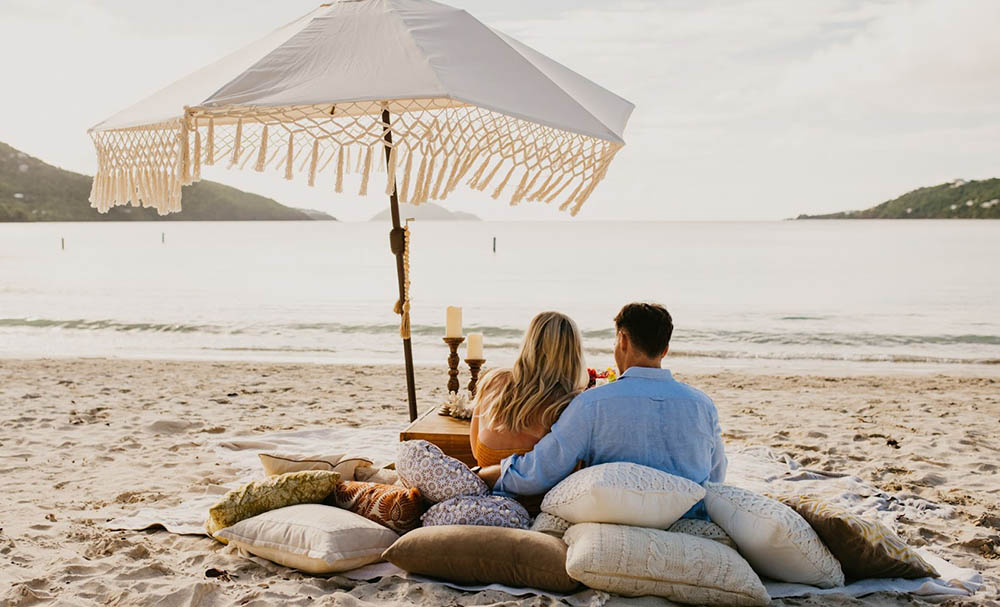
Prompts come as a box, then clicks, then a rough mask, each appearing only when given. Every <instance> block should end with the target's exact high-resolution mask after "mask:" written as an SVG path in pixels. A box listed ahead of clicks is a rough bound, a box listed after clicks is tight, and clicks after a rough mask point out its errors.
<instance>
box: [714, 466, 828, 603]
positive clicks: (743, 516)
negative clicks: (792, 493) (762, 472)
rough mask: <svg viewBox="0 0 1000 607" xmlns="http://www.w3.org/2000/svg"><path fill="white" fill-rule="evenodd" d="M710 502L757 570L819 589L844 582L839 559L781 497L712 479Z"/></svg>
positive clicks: (772, 577)
mask: <svg viewBox="0 0 1000 607" xmlns="http://www.w3.org/2000/svg"><path fill="white" fill-rule="evenodd" d="M705 506H706V507H707V508H708V515H709V516H710V517H712V521H713V522H715V523H716V524H718V525H719V526H720V527H722V529H723V530H725V532H726V533H728V534H729V537H731V538H733V541H734V542H736V545H737V546H738V547H739V550H740V553H741V554H742V555H743V556H744V557H746V559H747V560H748V561H750V564H751V565H753V568H754V570H756V571H757V573H759V574H761V575H763V576H766V577H769V578H771V579H774V580H778V581H781V582H791V583H795V584H809V585H810V586H818V587H820V588H835V587H837V586H843V585H844V572H843V570H842V569H841V567H840V563H839V562H838V561H837V559H836V558H834V556H833V554H831V553H830V550H829V549H828V548H827V547H826V546H825V545H823V542H822V541H821V540H820V539H819V536H818V535H816V532H815V531H813V528H812V527H811V526H809V523H807V522H806V520H805V519H804V518H802V517H801V516H799V514H798V513H796V512H795V511H794V510H792V509H791V508H789V507H788V506H786V505H784V504H782V503H781V502H779V501H777V500H773V499H771V498H769V497H764V496H763V495H759V494H757V493H754V492H753V491H748V490H746V489H741V488H739V487H731V486H729V485H720V484H716V483H709V484H708V485H707V493H706V495H705Z"/></svg>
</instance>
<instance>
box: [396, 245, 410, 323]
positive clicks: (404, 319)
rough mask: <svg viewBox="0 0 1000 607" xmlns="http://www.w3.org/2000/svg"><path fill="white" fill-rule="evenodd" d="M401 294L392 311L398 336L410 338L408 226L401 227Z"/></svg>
mask: <svg viewBox="0 0 1000 607" xmlns="http://www.w3.org/2000/svg"><path fill="white" fill-rule="evenodd" d="M403 272H404V274H403V275H404V276H405V278H404V280H403V295H402V299H397V300H396V305H395V306H393V311H395V312H396V314H399V315H400V316H401V318H400V319H399V336H400V337H402V338H403V339H410V226H405V227H404V228H403Z"/></svg>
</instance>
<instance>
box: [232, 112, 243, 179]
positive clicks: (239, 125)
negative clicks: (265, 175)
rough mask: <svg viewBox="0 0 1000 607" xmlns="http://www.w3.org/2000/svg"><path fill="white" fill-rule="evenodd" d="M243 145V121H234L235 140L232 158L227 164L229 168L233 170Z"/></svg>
mask: <svg viewBox="0 0 1000 607" xmlns="http://www.w3.org/2000/svg"><path fill="white" fill-rule="evenodd" d="M242 145H243V119H242V118H240V119H239V120H238V121H236V139H235V140H234V141H233V158H232V161H231V162H230V163H229V168H233V167H234V166H236V164H237V163H238V162H239V161H240V151H241V150H240V147H241V146H242Z"/></svg>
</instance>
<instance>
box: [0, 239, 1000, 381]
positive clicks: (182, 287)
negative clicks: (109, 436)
mask: <svg viewBox="0 0 1000 607" xmlns="http://www.w3.org/2000/svg"><path fill="white" fill-rule="evenodd" d="M411 227H412V238H411V241H412V252H411V269H412V299H413V312H412V323H413V339H414V353H415V358H416V359H417V361H418V362H422V363H441V364H443V361H444V359H445V358H446V354H447V352H446V347H445V346H444V344H443V342H442V341H441V336H442V335H443V333H444V316H445V313H444V309H445V306H448V305H459V306H462V307H463V308H464V317H465V318H464V321H465V322H464V324H465V329H466V331H467V332H468V331H481V332H483V333H484V334H485V344H486V345H485V347H486V357H487V359H488V361H489V362H488V364H491V365H498V364H509V363H510V362H511V361H512V360H513V358H514V356H515V355H516V352H517V348H518V345H519V341H520V338H521V335H522V333H523V330H524V328H525V327H526V326H527V324H528V322H529V320H530V319H531V317H532V315H534V314H535V313H536V312H539V311H541V310H548V309H555V310H560V311H563V312H565V313H567V314H569V315H570V316H572V317H573V318H574V319H575V320H576V321H577V323H578V324H579V326H580V328H581V330H582V331H583V335H584V340H585V346H586V351H587V357H588V362H589V364H590V365H591V366H594V367H604V366H608V365H610V364H611V363H612V354H611V353H612V348H613V340H614V331H613V329H612V326H613V324H612V318H613V317H614V315H615V313H616V312H617V311H618V309H619V308H620V307H621V305H622V304H624V303H626V302H628V301H632V300H652V301H658V302H661V303H663V304H665V305H666V306H667V307H668V308H669V309H670V311H671V313H672V314H673V316H674V322H675V326H676V329H675V333H674V339H673V342H672V346H671V347H672V356H673V357H674V358H675V363H674V364H678V365H682V366H685V367H686V368H697V369H732V368H736V369H747V368H753V367H767V368H771V369H779V370H780V369H811V370H819V371H823V370H830V371H836V370H841V369H844V368H849V367H851V366H852V365H854V366H857V365H863V366H864V367H865V368H872V367H876V368H897V369H900V368H916V367H919V368H921V369H933V370H940V371H947V370H949V369H951V370H957V369H962V370H964V371H969V370H972V371H974V372H977V373H982V374H989V375H993V374H1000V269H998V265H997V263H998V260H1000V222H989V221H979V222H976V221H856V222H850V221H817V222H790V221H789V222H756V223H655V222H650V223H624V222H623V223H608V222H558V223H486V222H422V223H421V222H418V223H413V224H411ZM161 238H162V240H163V242H161ZM494 238H496V242H497V248H496V252H495V253H494V252H493V239H494ZM61 239H65V250H62V248H61ZM395 289H396V279H395V266H394V260H393V257H392V256H391V254H390V253H389V250H388V226H386V225H382V224H378V223H334V222H273V223H272V222H245V223H229V222H218V223H209V222H205V223H168V224H151V223H131V224H128V223H121V224H109V223H101V224H98V223H64V224H0V357H76V356H101V357H127V358H176V359H212V360H231V359H236V360H266V361H308V362H390V363H399V362H401V361H402V354H401V348H400V343H399V337H398V317H397V316H396V315H395V314H393V312H392V307H393V304H394V302H395V299H396V292H395Z"/></svg>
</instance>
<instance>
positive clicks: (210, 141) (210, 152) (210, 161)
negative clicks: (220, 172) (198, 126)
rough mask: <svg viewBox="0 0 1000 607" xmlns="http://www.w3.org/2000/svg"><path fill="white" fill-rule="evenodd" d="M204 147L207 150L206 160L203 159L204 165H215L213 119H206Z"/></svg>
mask: <svg viewBox="0 0 1000 607" xmlns="http://www.w3.org/2000/svg"><path fill="white" fill-rule="evenodd" d="M205 146H206V147H207V148H208V158H206V159H205V164H207V165H208V166H213V165H214V164H215V118H209V119H208V141H207V142H205Z"/></svg>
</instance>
